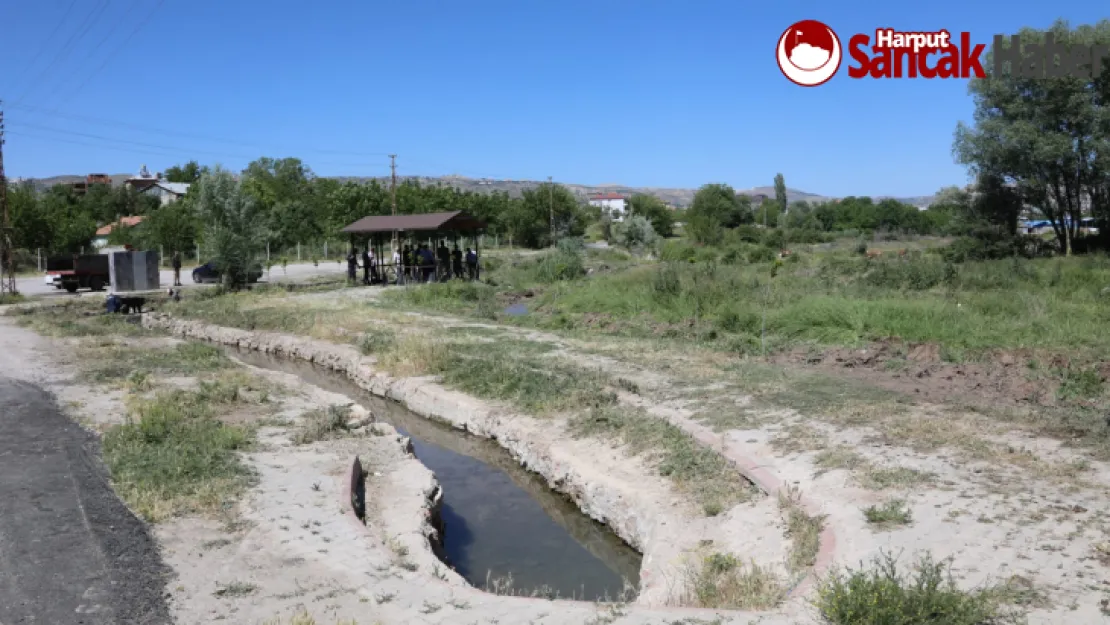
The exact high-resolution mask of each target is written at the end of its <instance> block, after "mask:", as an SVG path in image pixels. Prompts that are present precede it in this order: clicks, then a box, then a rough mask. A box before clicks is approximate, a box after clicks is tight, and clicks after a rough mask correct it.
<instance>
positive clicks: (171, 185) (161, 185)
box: [123, 165, 189, 206]
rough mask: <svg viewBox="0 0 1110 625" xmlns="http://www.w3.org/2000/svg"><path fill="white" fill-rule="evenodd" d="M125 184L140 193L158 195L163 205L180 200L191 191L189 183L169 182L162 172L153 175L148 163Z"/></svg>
mask: <svg viewBox="0 0 1110 625" xmlns="http://www.w3.org/2000/svg"><path fill="white" fill-rule="evenodd" d="M123 184H124V185H125V186H127V187H129V188H131V189H134V190H135V191H136V192H138V193H144V194H149V195H153V196H155V197H157V198H158V199H159V200H160V201H161V202H162V206H165V205H166V204H169V203H170V202H173V201H175V200H180V199H181V198H183V197H185V194H186V193H188V192H189V184H188V183H185V182H167V181H166V180H165V179H163V178H162V172H158V173H156V174H154V175H151V173H150V171H149V170H148V169H147V168H146V165H143V166H142V168H141V169H140V170H139V174H138V175H137V176H135V177H133V178H128V179H127V180H126V181H125V182H124V183H123Z"/></svg>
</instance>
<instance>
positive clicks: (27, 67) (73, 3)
mask: <svg viewBox="0 0 1110 625" xmlns="http://www.w3.org/2000/svg"><path fill="white" fill-rule="evenodd" d="M75 6H77V0H72V1H71V2H70V3H69V8H67V9H66V12H65V13H64V14H63V15H62V19H61V20H60V21H59V22H58V24H57V25H56V26H54V30H52V31H50V35H49V36H48V37H47V38H46V39H43V40H42V45H41V46H39V51H38V52H36V53H35V56H34V57H32V58H31V61H30V62H29V63H27V64H26V65H24V66H23V71H21V72H19V76H17V77H16V79H15V80H14V81H13V82H12V85H11V88H12V89H13V90H14V89H15V86H16V85H18V84H19V82H20V81H21V80H23V77H24V76H26V75H27V72H29V71H31V68H32V67H33V66H34V65H35V63H38V62H39V59H40V58H42V53H43V52H46V49H47V48H49V47H50V42H51V41H53V40H54V35H57V34H58V31H60V30H61V29H62V26H63V25H64V24H65V23H66V22H67V21H69V16H70V14H72V13H73V7H75Z"/></svg>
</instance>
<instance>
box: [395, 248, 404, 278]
mask: <svg viewBox="0 0 1110 625" xmlns="http://www.w3.org/2000/svg"><path fill="white" fill-rule="evenodd" d="M393 270H394V271H395V272H397V284H401V283H402V282H404V271H403V269H402V267H401V250H399V249H397V248H393Z"/></svg>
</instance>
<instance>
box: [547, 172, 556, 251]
mask: <svg viewBox="0 0 1110 625" xmlns="http://www.w3.org/2000/svg"><path fill="white" fill-rule="evenodd" d="M547 212H548V213H549V214H550V220H551V221H550V223H549V224H548V228H549V229H550V231H551V233H550V236H551V244H552V245H555V185H553V184H551V176H548V177H547Z"/></svg>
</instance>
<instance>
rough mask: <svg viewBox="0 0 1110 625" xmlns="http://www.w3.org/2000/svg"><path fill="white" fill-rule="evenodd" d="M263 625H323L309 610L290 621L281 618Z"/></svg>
mask: <svg viewBox="0 0 1110 625" xmlns="http://www.w3.org/2000/svg"><path fill="white" fill-rule="evenodd" d="M262 625H323V624H322V623H318V622H317V620H316V619H315V618H314V617H313V616H312V615H311V614H309V613H308V611H307V610H305V609H304V608H301V609H300V610H298V611H297V612H296V613H294V614H293V616H291V617H289V620H284V619H280V618H276V619H272V620H269V621H265V622H264V623H263V624H262ZM335 625H358V623H357V622H356V621H335Z"/></svg>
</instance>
